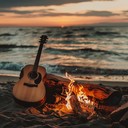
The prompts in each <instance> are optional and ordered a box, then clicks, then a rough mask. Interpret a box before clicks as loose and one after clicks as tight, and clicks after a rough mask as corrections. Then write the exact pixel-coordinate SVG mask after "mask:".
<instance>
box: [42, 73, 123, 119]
mask: <svg viewBox="0 0 128 128" xmlns="http://www.w3.org/2000/svg"><path fill="white" fill-rule="evenodd" d="M45 86H46V92H47V94H46V97H47V98H46V99H47V100H46V104H45V106H44V107H43V112H45V113H48V112H50V111H54V112H55V113H57V114H58V115H59V116H64V115H67V114H75V115H77V116H82V117H86V119H89V118H90V117H92V116H93V115H97V114H98V113H102V114H108V113H110V112H112V111H113V110H115V109H116V108H117V107H116V105H117V104H118V103H119V101H120V99H121V93H119V91H117V90H113V89H110V88H106V87H104V86H103V85H95V84H85V83H84V84H83V83H77V82H76V81H75V80H74V79H73V78H72V77H71V76H70V75H69V74H67V73H66V78H61V77H60V78H59V77H56V76H53V75H48V76H47V78H46V81H45ZM117 97H118V98H117ZM112 101H113V102H112Z"/></svg>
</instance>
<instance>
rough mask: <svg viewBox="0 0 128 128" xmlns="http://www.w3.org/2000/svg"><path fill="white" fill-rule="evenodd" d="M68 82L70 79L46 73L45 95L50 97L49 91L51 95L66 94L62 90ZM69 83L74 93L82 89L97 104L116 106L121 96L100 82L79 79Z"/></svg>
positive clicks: (118, 92)
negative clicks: (94, 82) (87, 81)
mask: <svg viewBox="0 0 128 128" xmlns="http://www.w3.org/2000/svg"><path fill="white" fill-rule="evenodd" d="M70 82H71V80H70V79H67V78H64V77H60V76H56V75H52V74H47V75H46V79H45V86H46V89H47V92H48V94H47V95H50V99H51V98H52V96H51V93H52V94H53V95H54V94H56V93H59V94H60V95H63V96H66V95H65V93H64V90H65V89H68V88H69V84H70ZM71 84H73V86H72V87H71V88H72V92H74V94H75V95H77V94H78V93H79V92H80V91H82V92H83V93H84V94H85V95H86V96H87V97H88V98H89V100H91V101H93V102H95V103H97V104H98V105H99V104H100V105H109V106H116V105H118V104H119V102H120V100H121V98H122V94H121V92H120V91H118V90H115V89H113V88H110V87H106V86H104V85H101V84H87V83H83V82H81V81H76V82H73V83H71ZM49 91H50V93H49ZM48 97H49V96H48ZM52 101H53V100H52Z"/></svg>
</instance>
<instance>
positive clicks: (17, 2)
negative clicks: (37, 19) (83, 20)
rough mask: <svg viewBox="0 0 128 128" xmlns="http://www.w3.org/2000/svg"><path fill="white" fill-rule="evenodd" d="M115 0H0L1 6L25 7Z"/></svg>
mask: <svg viewBox="0 0 128 128" xmlns="http://www.w3.org/2000/svg"><path fill="white" fill-rule="evenodd" d="M89 1H90V2H91V1H113V0H0V8H12V7H25V6H49V5H62V4H68V3H79V2H89Z"/></svg>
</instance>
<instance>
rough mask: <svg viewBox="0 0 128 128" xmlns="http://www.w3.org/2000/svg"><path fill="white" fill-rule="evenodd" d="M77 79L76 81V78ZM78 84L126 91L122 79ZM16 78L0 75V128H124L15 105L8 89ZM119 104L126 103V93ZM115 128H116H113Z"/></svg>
mask: <svg viewBox="0 0 128 128" xmlns="http://www.w3.org/2000/svg"><path fill="white" fill-rule="evenodd" d="M76 79H77V78H76ZM77 80H80V81H83V82H84V81H85V82H90V83H102V84H104V85H106V86H111V87H117V88H119V89H125V92H126V89H128V81H127V78H126V79H124V78H123V79H116V80H114V79H108V78H107V79H103V78H102V79H101V78H100V79H97V78H94V80H93V78H92V77H91V78H87V77H85V78H81V79H77ZM16 81H18V76H10V75H0V128H94V127H95V128H115V127H116V126H118V128H125V126H124V125H122V124H120V123H119V122H116V123H115V122H111V120H110V119H109V118H108V117H109V115H108V116H107V117H104V116H103V115H102V116H99V115H95V116H93V118H91V119H90V120H87V119H86V118H84V117H80V116H78V115H74V114H66V115H63V116H60V115H59V114H58V113H56V112H55V111H54V110H52V111H49V112H47V113H45V112H43V111H42V110H43V108H33V107H29V108H26V107H23V106H20V105H18V104H17V103H15V101H14V99H13V95H12V88H13V86H14V84H15V82H16ZM123 95H124V97H125V98H124V97H123V99H122V101H121V103H120V104H123V103H124V102H128V94H126V93H125V94H123ZM116 128H117V127H116Z"/></svg>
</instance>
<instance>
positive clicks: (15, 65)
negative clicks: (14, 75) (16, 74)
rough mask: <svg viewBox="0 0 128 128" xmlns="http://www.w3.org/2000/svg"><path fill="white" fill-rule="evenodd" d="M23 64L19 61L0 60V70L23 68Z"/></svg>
mask: <svg viewBox="0 0 128 128" xmlns="http://www.w3.org/2000/svg"><path fill="white" fill-rule="evenodd" d="M23 66H24V65H23V64H21V63H13V62H0V69H1V70H12V71H20V70H21V69H22V68H23Z"/></svg>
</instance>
